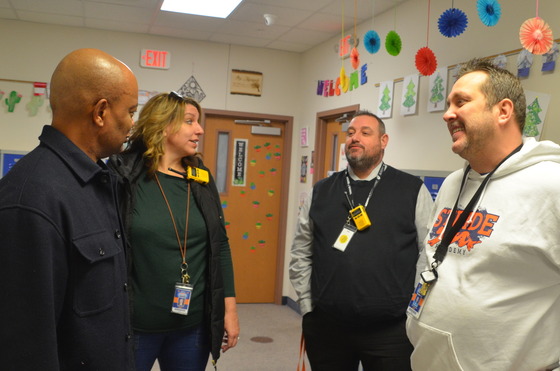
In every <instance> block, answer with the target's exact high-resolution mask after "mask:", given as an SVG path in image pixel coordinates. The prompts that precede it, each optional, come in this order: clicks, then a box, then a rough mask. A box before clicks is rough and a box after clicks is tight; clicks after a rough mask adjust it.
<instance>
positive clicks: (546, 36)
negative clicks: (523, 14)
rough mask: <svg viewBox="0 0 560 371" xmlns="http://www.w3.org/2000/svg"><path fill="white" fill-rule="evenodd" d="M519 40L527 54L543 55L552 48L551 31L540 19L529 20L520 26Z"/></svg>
mask: <svg viewBox="0 0 560 371" xmlns="http://www.w3.org/2000/svg"><path fill="white" fill-rule="evenodd" d="M519 40H520V41H521V45H523V47H524V48H525V49H527V50H528V51H529V52H531V53H533V54H544V53H546V52H548V51H549V50H550V48H552V42H553V40H552V30H551V29H550V27H549V26H548V24H547V23H546V22H545V21H544V20H543V19H542V18H539V17H535V18H530V19H527V20H526V21H525V22H523V24H522V25H521V28H520V29H519Z"/></svg>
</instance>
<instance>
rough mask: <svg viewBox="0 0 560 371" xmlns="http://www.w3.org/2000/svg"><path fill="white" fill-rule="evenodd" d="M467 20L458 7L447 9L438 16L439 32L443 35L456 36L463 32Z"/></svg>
mask: <svg viewBox="0 0 560 371" xmlns="http://www.w3.org/2000/svg"><path fill="white" fill-rule="evenodd" d="M468 23H469V20H468V18H467V15H466V14H465V13H464V12H463V11H462V10H460V9H456V8H451V9H447V10H446V11H445V12H443V13H442V14H441V15H440V16H439V20H438V28H439V32H441V34H442V35H443V36H445V37H456V36H459V35H460V34H462V33H463V32H465V29H466V28H467V24H468Z"/></svg>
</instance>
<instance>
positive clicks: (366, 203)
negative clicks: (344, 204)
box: [344, 163, 387, 209]
mask: <svg viewBox="0 0 560 371" xmlns="http://www.w3.org/2000/svg"><path fill="white" fill-rule="evenodd" d="M386 167H387V165H385V163H382V164H381V168H380V169H379V172H378V173H377V176H376V177H375V179H374V181H373V186H372V187H371V190H370V191H369V194H368V196H367V199H366V202H365V204H364V207H367V205H368V203H369V199H370V198H371V195H372V194H373V191H374V190H375V187H377V183H379V181H380V180H381V175H383V172H384V171H385V168H386ZM346 188H347V189H348V192H346V191H344V194H345V195H346V200H347V201H348V204H349V205H350V209H353V208H354V207H355V204H354V197H353V196H352V186H351V185H350V175H348V170H346ZM350 197H352V198H350Z"/></svg>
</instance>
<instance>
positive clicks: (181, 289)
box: [171, 283, 193, 316]
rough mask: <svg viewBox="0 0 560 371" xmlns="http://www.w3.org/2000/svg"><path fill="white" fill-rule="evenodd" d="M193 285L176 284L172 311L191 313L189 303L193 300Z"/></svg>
mask: <svg viewBox="0 0 560 371" xmlns="http://www.w3.org/2000/svg"><path fill="white" fill-rule="evenodd" d="M192 291H193V287H192V285H189V284H186V283H176V284H175V294H174V295H173V304H172V305H171V312H172V313H177V314H181V315H183V316H186V315H187V313H189V304H190V302H191V295H192Z"/></svg>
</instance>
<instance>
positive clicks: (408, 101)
mask: <svg viewBox="0 0 560 371" xmlns="http://www.w3.org/2000/svg"><path fill="white" fill-rule="evenodd" d="M415 89H416V85H415V84H414V81H412V80H409V82H408V85H407V86H406V93H405V94H404V101H403V103H402V105H403V106H405V107H406V108H407V112H410V107H413V106H414V105H415V104H416V99H415V98H416V90H415Z"/></svg>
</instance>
